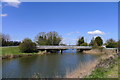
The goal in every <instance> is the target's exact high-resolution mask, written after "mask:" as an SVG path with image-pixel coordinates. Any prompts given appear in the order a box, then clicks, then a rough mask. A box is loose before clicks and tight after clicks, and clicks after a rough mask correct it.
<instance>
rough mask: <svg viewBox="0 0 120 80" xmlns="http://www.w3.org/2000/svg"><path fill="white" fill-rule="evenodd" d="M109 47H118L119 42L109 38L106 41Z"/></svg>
mask: <svg viewBox="0 0 120 80" xmlns="http://www.w3.org/2000/svg"><path fill="white" fill-rule="evenodd" d="M105 45H106V47H107V48H116V47H117V45H118V44H117V42H116V41H115V40H113V39H108V40H107V41H106V43H105Z"/></svg>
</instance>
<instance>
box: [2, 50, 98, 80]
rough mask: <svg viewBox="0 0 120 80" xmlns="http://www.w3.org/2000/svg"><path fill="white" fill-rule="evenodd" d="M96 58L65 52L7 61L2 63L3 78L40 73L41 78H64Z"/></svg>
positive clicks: (69, 51)
mask: <svg viewBox="0 0 120 80" xmlns="http://www.w3.org/2000/svg"><path fill="white" fill-rule="evenodd" d="M96 58H97V56H95V55H89V54H82V53H78V52H76V50H65V51H63V53H62V54H60V53H59V54H50V55H43V56H29V57H22V58H15V59H6V60H3V61H2V70H3V71H2V72H3V73H2V76H3V78H8V77H9V78H28V77H33V75H35V74H37V73H39V74H40V75H39V76H40V77H41V78H42V77H43V78H44V77H45V78H52V77H55V76H61V77H64V76H65V74H66V71H67V70H69V71H70V70H74V69H76V67H77V66H78V65H80V64H81V65H83V63H87V62H89V61H92V60H95V59H96Z"/></svg>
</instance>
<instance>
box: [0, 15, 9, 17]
mask: <svg viewBox="0 0 120 80" xmlns="http://www.w3.org/2000/svg"><path fill="white" fill-rule="evenodd" d="M0 16H1V17H6V16H8V15H7V14H0Z"/></svg>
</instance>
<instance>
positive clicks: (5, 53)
mask: <svg viewBox="0 0 120 80" xmlns="http://www.w3.org/2000/svg"><path fill="white" fill-rule="evenodd" d="M0 53H1V54H0V57H2V59H11V58H19V57H24V56H33V55H44V54H46V52H45V51H39V52H37V53H21V52H20V50H19V48H18V47H0Z"/></svg>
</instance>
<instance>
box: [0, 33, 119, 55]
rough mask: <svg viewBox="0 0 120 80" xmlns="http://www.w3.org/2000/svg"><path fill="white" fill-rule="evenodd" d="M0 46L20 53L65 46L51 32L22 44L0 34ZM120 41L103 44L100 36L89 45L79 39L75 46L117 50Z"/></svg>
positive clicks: (81, 38)
mask: <svg viewBox="0 0 120 80" xmlns="http://www.w3.org/2000/svg"><path fill="white" fill-rule="evenodd" d="M0 41H1V42H0V45H1V46H18V45H19V48H20V51H21V52H27V53H29V52H36V51H37V49H36V46H37V45H52V46H59V45H66V44H62V37H61V36H60V35H59V34H58V33H57V32H55V31H51V32H48V33H46V32H40V33H38V34H37V36H36V37H35V41H34V42H33V41H32V40H31V39H29V38H25V39H24V40H23V41H22V42H18V41H10V36H9V35H5V34H0ZM119 43H120V41H115V40H113V39H112V38H111V39H108V40H107V41H106V42H105V43H103V39H102V38H101V37H100V36H97V37H96V38H92V39H91V41H90V43H87V42H85V40H84V37H83V36H82V37H80V38H79V39H78V40H77V44H76V45H77V46H93V47H97V46H102V45H105V46H106V47H107V48H117V47H118V46H119V47H120V44H119Z"/></svg>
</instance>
